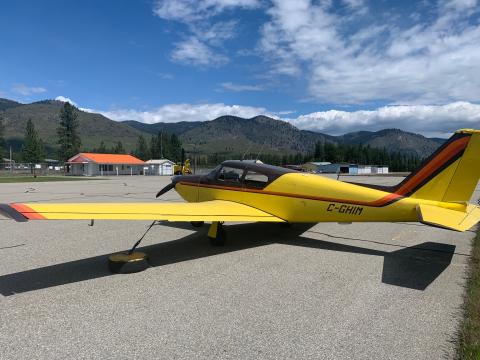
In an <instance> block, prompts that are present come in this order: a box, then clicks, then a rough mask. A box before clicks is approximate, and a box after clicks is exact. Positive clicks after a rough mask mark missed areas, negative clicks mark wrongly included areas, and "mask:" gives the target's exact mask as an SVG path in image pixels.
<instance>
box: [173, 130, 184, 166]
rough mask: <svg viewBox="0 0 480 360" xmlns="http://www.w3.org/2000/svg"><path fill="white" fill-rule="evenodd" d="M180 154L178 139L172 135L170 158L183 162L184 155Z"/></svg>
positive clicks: (180, 147)
mask: <svg viewBox="0 0 480 360" xmlns="http://www.w3.org/2000/svg"><path fill="white" fill-rule="evenodd" d="M182 153H183V149H182V143H181V142H180V139H179V138H178V136H177V135H175V134H172V136H171V137H170V157H171V158H172V160H173V161H177V162H178V161H185V159H184V158H183V157H184V155H182Z"/></svg>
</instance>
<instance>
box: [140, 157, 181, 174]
mask: <svg viewBox="0 0 480 360" xmlns="http://www.w3.org/2000/svg"><path fill="white" fill-rule="evenodd" d="M174 165H175V163H174V162H173V161H171V160H168V159H152V160H147V161H146V162H145V167H144V171H145V175H169V176H171V175H173V172H174Z"/></svg>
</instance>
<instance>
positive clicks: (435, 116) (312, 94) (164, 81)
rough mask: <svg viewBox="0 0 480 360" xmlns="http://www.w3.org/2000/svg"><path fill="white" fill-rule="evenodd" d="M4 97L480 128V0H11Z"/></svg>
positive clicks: (149, 118)
mask: <svg viewBox="0 0 480 360" xmlns="http://www.w3.org/2000/svg"><path fill="white" fill-rule="evenodd" d="M0 44H2V45H1V49H2V50H1V52H0V97H6V98H10V99H15V100H18V101H21V102H32V101H36V100H41V99H45V98H57V97H59V98H60V99H64V100H66V99H69V100H70V101H72V102H74V103H75V104H77V105H78V106H79V107H81V108H83V109H87V110H89V111H97V112H101V113H103V114H105V115H106V116H109V117H110V118H113V119H115V120H126V119H135V120H139V121H143V122H150V123H151V122H157V121H170V122H171V121H180V120H187V121H193V120H208V119H213V118H215V117H217V116H220V115H224V114H233V115H239V116H245V117H250V116H254V115H257V114H266V115H270V116H273V117H278V118H280V119H284V120H286V121H290V122H291V123H293V124H294V125H296V126H298V127H300V128H304V129H311V130H317V131H323V132H327V133H333V134H338V133H344V132H348V131H357V130H378V129H381V128H386V127H400V128H403V129H404V130H410V131H417V132H421V133H424V134H426V135H436V136H443V135H446V134H448V133H449V132H451V131H453V130H455V129H456V128H459V127H466V126H468V127H480V106H479V105H478V103H479V101H480V71H479V70H480V65H479V64H480V46H479V44H480V21H479V4H478V3H477V0H439V1H411V2H407V1H371V2H370V1H367V0H330V1H308V0H274V1H267V0H236V1H235V0H175V1H174V0H160V1H156V0H148V1H147V0H145V1H126V0H123V1H114V0H109V1H107V0H97V1H93V0H83V1H73V0H70V1H65V0H63V1H48V0H45V1H41V2H40V1H22V0H17V1H5V2H2V11H1V12H0Z"/></svg>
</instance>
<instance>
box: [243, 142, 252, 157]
mask: <svg viewBox="0 0 480 360" xmlns="http://www.w3.org/2000/svg"><path fill="white" fill-rule="evenodd" d="M251 147H252V143H250V145H248V148H247V150H246V151H245V152H244V153H243V156H242V161H243V160H245V155H247V153H248V152H249V151H250V148H251Z"/></svg>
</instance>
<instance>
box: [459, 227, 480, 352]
mask: <svg viewBox="0 0 480 360" xmlns="http://www.w3.org/2000/svg"><path fill="white" fill-rule="evenodd" d="M458 359H462V360H474V359H475V360H479V359H480V227H479V228H478V229H477V235H476V236H475V239H474V240H473V244H472V257H471V258H470V265H469V269H468V280H467V285H466V293H465V304H464V319H463V323H462V326H461V328H460V339H459V344H458Z"/></svg>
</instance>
